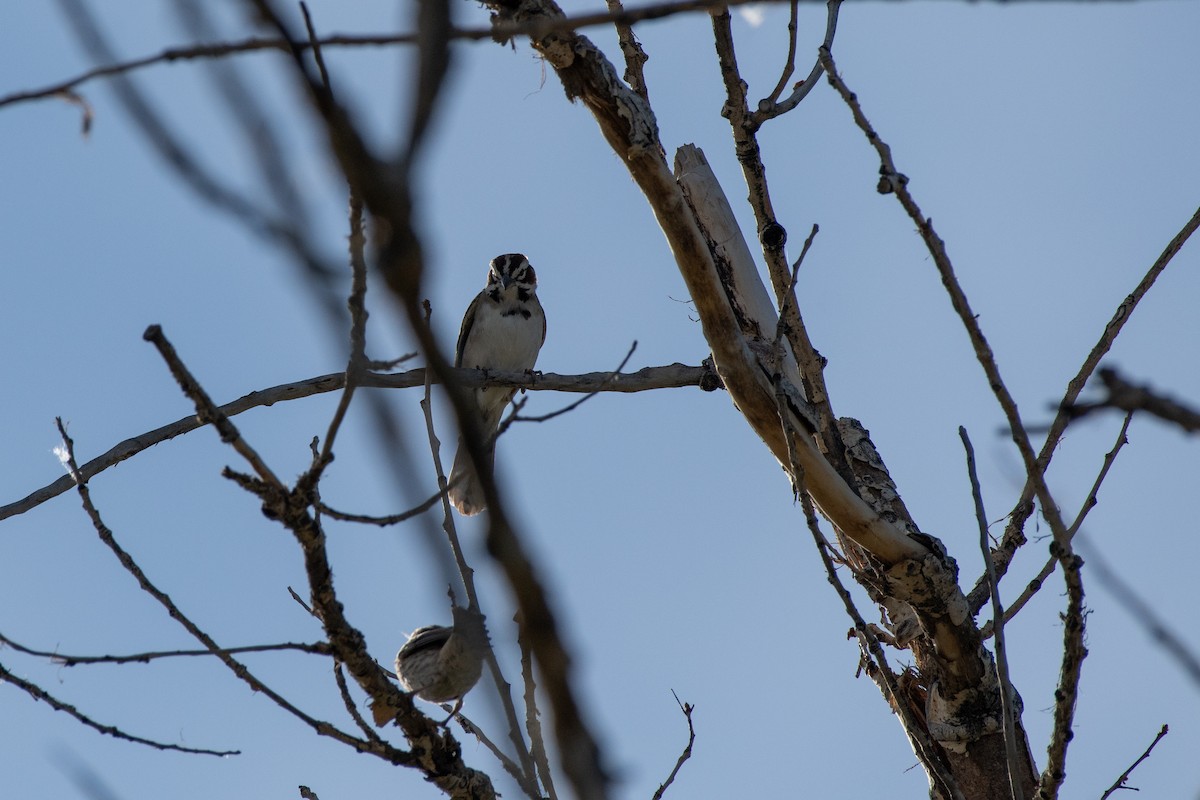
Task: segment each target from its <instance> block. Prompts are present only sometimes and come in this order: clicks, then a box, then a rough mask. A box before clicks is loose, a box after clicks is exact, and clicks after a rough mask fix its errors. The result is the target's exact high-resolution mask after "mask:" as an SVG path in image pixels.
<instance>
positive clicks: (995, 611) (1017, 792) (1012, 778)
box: [958, 425, 1025, 800]
mask: <svg viewBox="0 0 1200 800" xmlns="http://www.w3.org/2000/svg"><path fill="white" fill-rule="evenodd" d="M958 435H959V438H961V439H962V443H963V449H964V450H966V452H967V477H968V478H970V480H971V497H973V498H974V500H975V519H976V521H977V522H978V523H979V549H980V550H981V551H982V552H983V560H984V562H985V563H986V564H987V567H988V579H989V580H990V582H991V587H992V619H994V620H996V627H995V633H996V676H997V678H998V679H999V681H1000V709H1001V714H1002V715H1003V725H1004V752H1005V755H1006V756H1007V758H1008V785H1009V790H1010V791H1011V792H1012V800H1024V796H1025V793H1024V791H1022V788H1021V777H1020V776H1021V771H1022V770H1021V761H1020V754H1019V753H1018V751H1017V731H1016V728H1015V727H1014V725H1015V724H1016V714H1014V713H1013V708H1012V704H1013V688H1012V681H1011V680H1009V677H1008V648H1007V646H1006V645H1005V642H1004V607H1003V606H1002V605H1001V604H1000V587H999V586H998V585H997V583H996V571H995V570H994V569H993V568H992V561H991V559H990V558H989V557H988V556H989V553H988V529H987V512H986V511H985V510H984V507H983V490H982V489H981V488H980V486H979V475H978V473H976V471H975V448H974V447H972V446H971V439H970V437H969V436H967V429H966V428H964V427H963V426H962V425H959V426H958Z"/></svg>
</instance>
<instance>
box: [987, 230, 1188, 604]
mask: <svg viewBox="0 0 1200 800" xmlns="http://www.w3.org/2000/svg"><path fill="white" fill-rule="evenodd" d="M1198 227H1200V208H1197V209H1196V212H1195V213H1194V214H1192V216H1191V219H1189V220H1188V221H1187V222H1186V223H1184V225H1183V227H1182V228H1181V229H1180V231H1179V232H1178V233H1177V234H1175V236H1174V237H1172V238H1171V241H1170V242H1168V243H1167V246H1166V247H1165V248H1164V249H1163V251H1162V253H1161V254H1160V255H1159V256H1158V258H1157V259H1155V261H1154V263H1153V264H1151V265H1150V269H1148V270H1147V271H1146V274H1145V275H1143V276H1142V279H1141V280H1140V281H1139V282H1138V284H1137V286H1135V287H1134V289H1133V291H1132V292H1130V293H1129V295H1128V296H1127V297H1126V298H1125V299H1124V300H1122V301H1121V303H1120V304H1119V305H1118V306H1117V309H1116V311H1115V312H1114V313H1113V315H1112V318H1111V319H1110V320H1109V322H1108V324H1107V325H1105V326H1104V331H1103V333H1101V334H1100V338H1099V340H1098V341H1097V342H1096V344H1095V345H1094V346H1093V347H1092V350H1091V352H1089V353H1088V355H1087V358H1085V359H1084V361H1083V364H1082V365H1081V366H1080V367H1079V372H1077V373H1076V374H1075V377H1074V378H1072V379H1071V380H1070V382H1069V383H1068V384H1067V389H1066V391H1065V392H1064V393H1063V397H1062V400H1060V401H1059V406H1058V409H1059V410H1058V413H1057V414H1056V415H1055V417H1054V421H1053V422H1051V424H1050V429H1049V431H1047V433H1046V441H1045V443H1044V444H1043V445H1042V450H1041V452H1040V453H1039V454H1038V458H1037V466H1038V469H1039V470H1040V471H1041V472H1042V473H1043V474H1044V473H1045V471H1046V469H1047V468H1048V467H1049V466H1050V459H1052V458H1053V457H1054V451H1055V448H1057V447H1058V443H1059V441H1060V440H1061V439H1062V434H1063V431H1065V430H1066V428H1067V424H1068V422H1069V421H1070V415H1069V414H1068V413H1067V409H1068V408H1070V407H1071V406H1072V405H1074V403H1075V401H1076V400H1077V399H1078V398H1079V395H1080V393H1082V392H1083V389H1084V386H1085V385H1086V384H1087V382H1088V379H1089V378H1091V375H1092V372H1093V371H1094V370H1095V369H1096V367H1098V366H1099V365H1100V360H1101V359H1102V358H1104V356H1105V355H1106V354H1107V353H1108V351H1109V350H1110V349H1111V348H1112V345H1113V342H1114V341H1116V338H1117V335H1118V334H1119V333H1120V332H1121V331H1122V330H1123V329H1124V327H1125V324H1126V323H1127V322H1128V321H1129V319H1130V317H1131V316H1132V314H1133V312H1134V309H1136V308H1137V305H1138V303H1139V302H1140V301H1141V299H1142V298H1143V297H1145V295H1146V293H1147V292H1149V291H1150V289H1151V287H1153V286H1154V283H1155V281H1156V280H1158V276H1159V275H1161V274H1162V273H1163V271H1164V270H1165V269H1166V268H1167V265H1168V264H1170V263H1171V260H1172V259H1173V258H1174V257H1175V254H1176V253H1178V252H1179V251H1180V250H1181V249H1182V248H1183V245H1184V244H1185V243H1186V242H1187V240H1188V239H1189V238H1190V237H1191V235H1192V234H1193V233H1195V232H1196V229H1197V228H1198ZM1034 485H1035V482H1034V480H1033V479H1032V478H1026V480H1025V487H1024V488H1023V489H1022V490H1021V496H1020V498H1019V499H1018V500H1017V503H1016V505H1015V506H1014V507H1013V510H1012V513H1011V514H1010V515H1009V523H1008V525H1006V526H1005V529H1004V536H1003V537H1002V538H1001V540H1000V546H999V547H997V548H996V549H995V551H993V553H992V560H993V562H994V563H995V565H996V574H997V575H998V576H999V577H1004V573H1005V572H1006V571H1007V570H1008V565H1009V564H1010V563H1011V562H1012V558H1013V555H1014V554H1015V553H1016V551H1017V550H1018V548H1020V547H1021V546H1022V545H1023V544H1025V534H1024V526H1025V522H1026V521H1027V520H1028V519H1029V517H1030V516H1031V515H1032V514H1033V502H1032V501H1033V495H1034ZM968 600H969V601H970V605H971V613H977V612H978V611H979V609H980V608H982V607H983V604H984V603H985V602H987V576H986V575H985V576H982V577H980V579H979V580H978V581H977V582H976V584H975V587H974V588H973V589H972V590H971V593H970V594H969V595H968Z"/></svg>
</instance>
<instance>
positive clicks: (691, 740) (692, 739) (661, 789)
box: [653, 4, 796, 800]
mask: <svg viewBox="0 0 1200 800" xmlns="http://www.w3.org/2000/svg"><path fill="white" fill-rule="evenodd" d="M795 7H796V6H795V4H793V5H792V8H795ZM671 696H672V697H674V698H675V702H676V703H678V704H679V710H680V711H682V712H683V716H684V718H685V719H686V720H687V726H688V741H687V745H686V746H685V747H684V748H683V752H682V753H680V754H679V758H678V759H677V760H676V761H675V768H674V769H672V770H671V774H670V775H668V776H667V779H666V780H665V781H663V782H662V783H661V784H659V786H658V791H656V792H655V793H654V797H653V800H662V796H663V794H665V793H666V791H667V788H668V787H669V786H670V785H671V784H672V783H674V782H675V776H676V775H678V774H679V770H680V768H681V767H683V764H684V762H686V761H687V760H688V759H689V758H691V757H692V745H693V744H695V743H696V728H695V727H694V726H693V725H692V711H694V710H695V709H696V707H695V706H693V705H692V704H691V703H684V702H681V701H680V699H679V695H677V694H675V692H674V691H672V692H671Z"/></svg>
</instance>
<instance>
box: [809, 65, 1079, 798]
mask: <svg viewBox="0 0 1200 800" xmlns="http://www.w3.org/2000/svg"><path fill="white" fill-rule="evenodd" d="M821 63H822V65H823V66H824V68H825V74H826V76H827V77H828V78H829V82H830V84H831V85H832V86H833V87H834V89H836V90H837V92H838V94H839V95H841V97H842V99H843V100H844V101H845V103H846V105H847V107H849V109H850V111H851V113H852V115H853V117H854V122H855V124H857V125H858V127H859V129H860V130H861V131H862V132H863V134H864V135H865V136H866V138H867V141H868V142H869V143H870V144H871V146H872V147H874V148H875V151H876V153H878V155H879V160H880V169H879V174H880V178H879V183H878V185H877V190H878V191H879V192H880V193H881V194H895V195H896V199H897V200H898V201H899V202H900V205H901V206H903V208H904V210H905V211H906V212H907V213H908V216H909V218H910V219H911V220H912V221H913V222H914V223H915V224H916V226H917V229H918V231H919V232H920V234H921V238H922V239H923V240H924V242H925V246H926V249H928V250H929V254H930V255H931V256H932V257H933V262H934V264H935V265H936V267H937V270H938V274H939V275H940V276H941V279H942V285H943V286H944V287H945V289H946V292H947V294H948V295H949V296H950V303H951V305H952V306H953V308H954V310H955V312H956V313H957V314H958V317H959V321H960V322H962V324H963V328H964V329H965V330H966V332H967V336H968V338H969V339H970V341H971V345H972V347H973V348H974V349H975V357H976V360H978V361H979V364H980V366H981V367H982V368H983V371H984V374H985V375H986V376H987V381H988V386H989V387H990V388H991V390H992V393H993V395H995V397H996V400H997V402H998V403H999V405H1000V407H1001V409H1003V411H1004V415H1005V417H1006V418H1007V420H1008V425H1009V430H1010V432H1011V435H1012V440H1013V443H1014V444H1015V445H1016V446H1017V450H1018V451H1019V452H1020V454H1021V459H1022V461H1023V462H1024V464H1025V474H1026V475H1027V476H1028V478H1029V479H1030V480H1031V481H1032V482H1033V485H1034V492H1035V494H1036V496H1037V498H1038V501H1039V502H1040V504H1041V507H1042V514H1043V516H1045V518H1046V521H1047V523H1049V525H1050V530H1051V532H1052V533H1053V534H1054V544H1053V546H1052V549H1051V553H1052V554H1053V555H1054V556H1055V557H1056V558H1057V559H1058V560H1059V562H1060V563H1061V564H1062V566H1063V578H1064V580H1065V582H1066V585H1067V611H1066V615H1065V616H1064V624H1063V636H1064V641H1063V661H1062V670H1061V673H1060V678H1059V684H1058V690H1057V691H1056V692H1055V704H1054V734H1053V736H1052V738H1051V743H1050V748H1049V758H1048V760H1047V765H1046V768H1045V769H1044V770H1043V772H1042V777H1041V782H1040V784H1039V787H1038V798H1039V800H1052V799H1053V798H1055V797H1057V796H1058V788H1059V786H1061V784H1062V780H1063V778H1064V777H1065V771H1064V764H1065V761H1066V755H1067V743H1068V742H1069V741H1070V738H1071V724H1072V721H1073V719H1074V715H1075V702H1076V699H1077V697H1078V692H1079V675H1080V670H1081V668H1082V665H1083V659H1084V658H1085V657H1086V656H1087V648H1086V647H1084V643H1083V642H1084V627H1085V617H1084V613H1083V578H1082V576H1081V574H1080V567H1081V566H1082V564H1083V562H1082V560H1081V559H1080V558H1079V557H1078V556H1076V555H1075V553H1074V551H1073V550H1072V548H1071V537H1070V534H1069V533H1068V531H1067V527H1066V525H1065V524H1064V523H1063V519H1062V514H1061V513H1060V512H1059V509H1058V506H1057V505H1056V504H1055V502H1054V498H1053V497H1052V496H1051V494H1050V489H1049V487H1047V485H1046V480H1045V474H1044V472H1043V471H1042V470H1041V469H1039V467H1038V463H1037V456H1035V455H1034V452H1033V446H1032V445H1031V444H1030V441H1029V433H1028V431H1026V429H1025V425H1024V423H1022V421H1021V415H1020V412H1019V411H1018V410H1017V404H1016V401H1015V400H1014V399H1013V397H1012V394H1011V393H1010V392H1009V391H1008V388H1007V387H1006V386H1005V384H1004V380H1003V378H1002V377H1001V376H1000V370H999V368H998V367H997V365H996V360H995V357H994V356H993V354H992V349H991V346H990V345H989V344H988V342H987V339H986V338H985V337H984V335H983V331H982V329H980V327H979V320H978V318H977V317H976V315H975V313H974V312H973V311H972V310H971V306H970V303H968V301H967V296H966V294H965V293H964V292H963V289H962V286H961V285H960V284H959V282H958V278H957V276H956V275H955V273H954V266H953V264H951V262H950V257H949V255H947V253H946V246H945V243H944V242H943V241H942V240H941V238H940V237H939V236H938V235H937V232H936V231H935V230H934V228H933V222H932V221H931V220H929V219H928V218H926V217H925V215H924V214H923V213H922V212H921V209H920V207H919V206H918V205H917V202H916V200H915V199H913V197H912V195H911V194H910V193H909V191H908V178H907V177H906V176H905V175H903V174H902V173H900V172H899V171H898V170H897V169H896V164H895V162H894V161H893V160H892V150H891V148H890V147H889V146H888V144H887V142H885V141H884V140H883V139H882V138H881V137H880V136H879V134H878V133H876V132H875V130H874V128H872V127H871V123H870V122H869V121H868V120H867V118H866V115H865V114H864V113H863V110H862V106H861V105H859V102H858V98H857V97H856V96H855V95H854V93H853V92H851V91H850V89H849V88H848V87H847V86H846V84H845V82H844V81H843V80H842V78H841V76H839V75H838V72H837V65H836V64H835V63H834V60H833V55H832V54H831V53H830V52H829V50H827V49H826V48H821Z"/></svg>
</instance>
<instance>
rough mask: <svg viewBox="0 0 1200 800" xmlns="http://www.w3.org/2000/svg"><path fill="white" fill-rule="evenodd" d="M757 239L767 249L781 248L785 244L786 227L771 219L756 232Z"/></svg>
mask: <svg viewBox="0 0 1200 800" xmlns="http://www.w3.org/2000/svg"><path fill="white" fill-rule="evenodd" d="M758 240H759V241H760V242H762V246H763V247H765V248H767V249H768V250H782V249H783V246H784V245H785V244H787V229H786V228H784V227H783V226H782V225H780V224H779V223H778V222H776V221H775V220H771V221H770V222H768V223H767V224H766V225H763V227H762V230H761V231H759V232H758Z"/></svg>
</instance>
